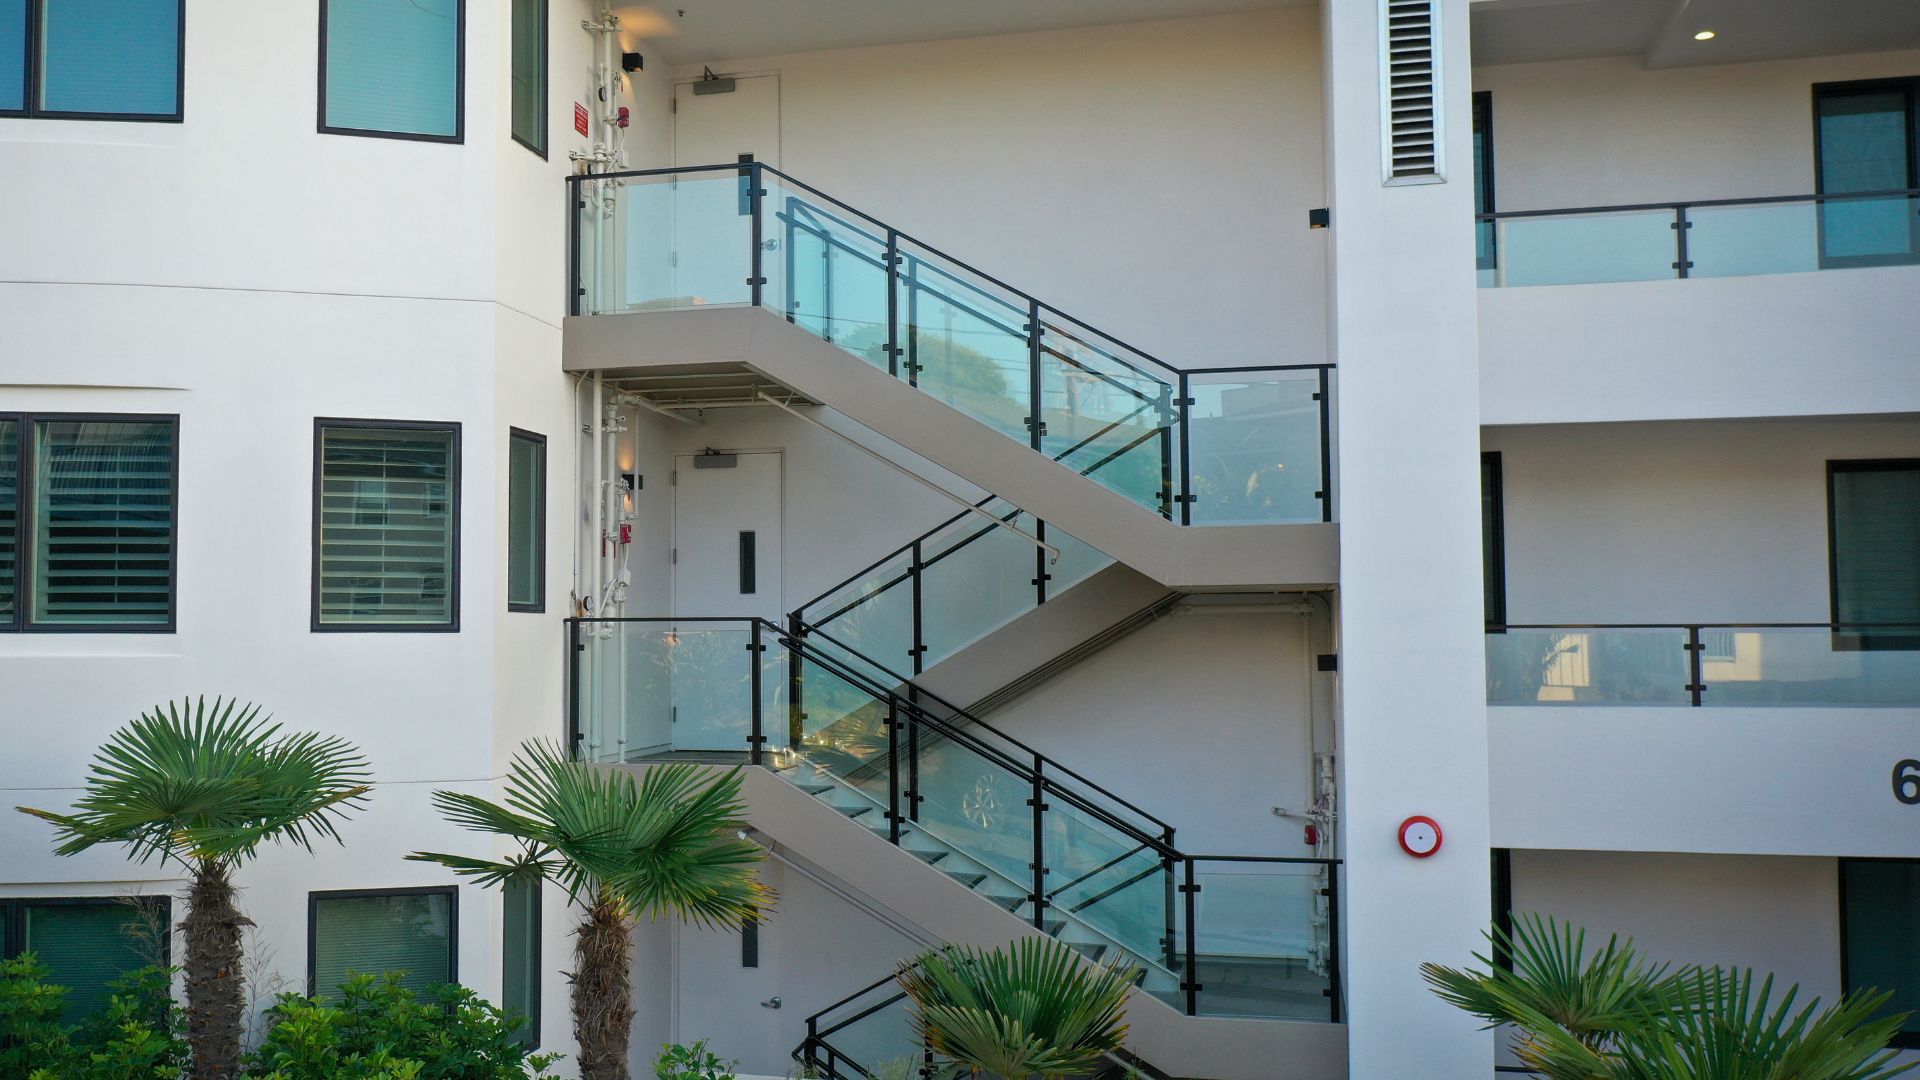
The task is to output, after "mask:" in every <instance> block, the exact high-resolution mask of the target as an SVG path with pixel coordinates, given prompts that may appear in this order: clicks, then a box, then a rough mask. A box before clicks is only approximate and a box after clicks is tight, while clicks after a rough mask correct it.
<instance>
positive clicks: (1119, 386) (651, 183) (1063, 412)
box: [569, 164, 1552, 525]
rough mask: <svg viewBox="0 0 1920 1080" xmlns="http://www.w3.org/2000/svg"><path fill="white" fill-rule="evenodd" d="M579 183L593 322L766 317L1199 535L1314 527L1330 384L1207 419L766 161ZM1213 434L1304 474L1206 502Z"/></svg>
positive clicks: (1247, 395)
mask: <svg viewBox="0 0 1920 1080" xmlns="http://www.w3.org/2000/svg"><path fill="white" fill-rule="evenodd" d="M569 182H570V183H572V184H573V185H574V192H575V196H576V200H575V201H576V204H577V207H578V216H577V220H576V222H575V236H574V237H573V250H574V269H573V272H574V282H573V284H574V288H575V292H576V301H575V306H574V313H575V314H596V315H597V314H609V313H621V312H636V311H671V310H679V309H686V308H697V307H706V306H714V305H737V304H757V305H759V306H762V307H765V308H768V309H770V310H773V311H777V312H779V313H781V314H782V315H783V316H785V317H786V319H787V320H788V321H789V322H791V323H793V325H795V326H797V327H799V328H801V329H803V330H805V331H806V332H808V333H810V334H813V335H814V336H816V337H819V338H821V339H822V340H825V341H829V342H832V343H833V344H835V345H838V346H839V347H841V348H842V349H845V350H846V351H847V352H850V353H852V354H853V355H855V356H858V357H859V358H861V359H862V360H864V361H866V362H867V363H869V364H872V365H873V366H874V367H876V368H879V369H881V370H884V371H886V372H887V373H888V374H889V375H891V376H893V377H895V378H899V379H903V380H905V381H906V382H908V383H909V384H910V385H912V386H914V387H915V388H917V389H919V390H921V391H922V392H924V393H926V394H928V395H930V396H931V397H933V398H935V399H936V400H938V401H940V402H942V403H944V404H946V405H948V406H951V407H952V408H954V409H956V410H958V411H959V412H961V413H964V414H965V415H967V416H969V417H971V418H973V419H974V420H976V421H978V422H980V423H981V424H984V425H986V426H987V427H989V428H991V429H993V430H994V431H997V432H999V433H1000V434H1002V435H1004V436H1006V437H1007V438H1010V439H1015V440H1017V441H1019V442H1021V443H1023V444H1026V445H1028V446H1031V447H1032V448H1034V449H1035V450H1038V451H1041V452H1043V453H1045V454H1047V455H1048V456H1049V457H1051V458H1053V459H1054V460H1056V461H1058V462H1060V463H1061V464H1062V465H1065V466H1067V467H1068V468H1071V469H1074V470H1075V471H1077V472H1079V473H1081V474H1082V475H1085V476H1087V477H1089V478H1091V479H1092V480H1094V481H1095V482H1097V483H1099V484H1101V485H1103V486H1105V487H1107V488H1109V489H1110V490H1112V491H1114V492H1116V493H1118V494H1120V495H1122V496H1124V497H1125V498H1127V499H1128V500H1130V501H1132V502H1134V503H1136V504H1138V505H1139V506H1141V507H1143V508H1145V509H1147V510H1150V511H1152V512H1153V513H1157V514H1159V515H1161V516H1162V517H1165V518H1168V519H1170V520H1175V521H1178V522H1179V523H1180V524H1183V525H1188V524H1212V523H1228V522H1234V523H1241V524H1246V523H1263V522H1272V521H1292V520H1297V521H1311V520H1315V519H1314V518H1313V517H1312V515H1311V513H1310V512H1309V511H1311V510H1313V509H1316V507H1305V508H1302V507H1299V506H1295V505H1293V503H1294V502H1295V501H1296V500H1299V499H1302V498H1305V497H1306V496H1305V495H1303V494H1301V492H1305V493H1308V494H1310V493H1312V492H1315V491H1324V490H1326V488H1327V487H1328V484H1329V479H1330V478H1329V476H1328V470H1327V468H1326V466H1325V464H1324V463H1322V464H1321V466H1320V469H1319V472H1320V479H1319V480H1317V481H1312V482H1311V483H1310V484H1309V482H1308V481H1300V482H1299V484H1298V485H1296V484H1295V482H1294V477H1295V476H1298V475H1299V474H1300V471H1302V470H1304V471H1306V472H1311V471H1312V470H1311V469H1306V468H1305V466H1306V464H1307V457H1308V454H1307V451H1308V450H1313V451H1314V453H1316V454H1317V453H1318V452H1319V451H1318V450H1317V448H1319V447H1322V446H1324V445H1325V444H1326V438H1325V431H1326V428H1327V424H1328V422H1329V415H1330V410H1329V407H1328V402H1327V397H1328V395H1327V393H1326V388H1325V383H1324V380H1322V382H1321V385H1320V386H1319V389H1318V392H1319V393H1320V395H1321V396H1320V399H1319V402H1318V407H1317V408H1301V407H1297V406H1298V404H1299V401H1298V400H1296V399H1298V397H1299V394H1298V393H1297V392H1298V391H1300V390H1301V388H1302V387H1304V386H1305V385H1306V384H1307V383H1308V382H1311V381H1312V378H1310V377H1308V376H1302V375H1294V374H1288V369H1285V368H1266V369H1253V368H1249V369H1247V374H1244V375H1242V376H1241V377H1240V378H1239V379H1238V380H1237V381H1236V380H1218V379H1206V380H1202V387H1203V389H1205V393H1204V401H1199V400H1196V401H1195V402H1194V404H1193V405H1191V406H1190V405H1188V404H1185V402H1186V399H1185V398H1182V397H1181V396H1180V393H1179V387H1180V384H1181V382H1182V372H1181V371H1180V370H1179V369H1177V368H1174V367H1171V366H1169V365H1167V364H1166V363H1164V362H1162V361H1159V360H1157V359H1155V358H1153V357H1151V356H1149V355H1147V354H1145V353H1143V352H1140V351H1139V350H1137V349H1134V348H1132V347H1131V346H1128V345H1126V344H1124V343H1122V342H1120V341H1118V340H1115V339H1114V338H1112V337H1110V336H1108V335H1106V334H1103V333H1101V332H1100V331H1098V330H1095V329H1093V328H1092V327H1089V326H1086V325H1085V324H1083V323H1081V322H1079V321H1078V320H1075V319H1073V318H1070V317H1068V316H1066V315H1064V314H1062V313H1061V312H1058V311H1056V310H1054V309H1053V308H1050V307H1048V306H1047V305H1045V304H1042V303H1040V302H1039V301H1038V300H1036V299H1034V298H1033V297H1032V296H1031V295H1029V294H1027V293H1025V292H1021V291H1020V290H1017V289H1014V288H1012V287H1010V286H1008V285H1006V284H1004V283H1002V282H1000V281H998V280H996V279H994V278H993V277H991V276H990V275H987V274H985V273H982V272H980V271H978V270H975V269H973V268H972V267H970V266H967V265H966V264H965V263H963V262H961V261H959V260H957V259H954V258H952V257H951V256H948V255H946V254H944V253H942V252H940V251H938V250H936V249H934V248H932V247H929V246H928V245H926V244H924V243H921V242H920V241H918V240H915V239H914V238H912V237H910V236H907V235H906V234H904V233H902V232H900V231H898V230H897V229H894V228H891V227H889V226H887V225H885V224H883V223H881V222H879V221H876V220H874V219H873V218H871V217H869V216H867V215H865V214H863V213H861V212H860V211H858V210H855V209H853V208H852V207H849V206H847V205H846V204H845V203H842V202H840V201H838V200H836V199H833V198H832V197H830V196H827V195H824V194H822V193H821V192H819V191H816V190H815V189H813V188H811V187H808V186H807V185H805V184H802V183H800V182H799V181H796V180H794V179H792V178H791V177H788V176H786V175H784V174H782V173H779V172H777V171H775V170H773V169H771V168H768V167H766V166H764V165H759V164H749V165H747V166H745V167H741V166H732V165H727V166H715V167H710V168H691V169H678V170H650V171H645V172H637V173H617V174H611V175H605V176H579V177H572V178H570V181H569ZM1527 228H1529V227H1522V229H1521V231H1522V232H1523V233H1524V232H1526V231H1527ZM1542 228H1546V229H1547V230H1548V231H1551V227H1550V226H1543V227H1542ZM1523 239H1524V237H1523ZM1551 246H1552V245H1551V244H1549V247H1551ZM1516 257H1518V258H1521V259H1522V261H1524V260H1525V258H1526V257H1527V252H1526V250H1525V246H1524V244H1523V245H1522V248H1521V250H1520V251H1519V252H1518V253H1517V255H1516ZM1515 283H1516V284H1517V283H1520V282H1518V281H1516V282H1515ZM1208 370H1209V371H1210V370H1211V369H1208ZM1317 370H1326V368H1325V366H1322V367H1321V368H1319V369H1317ZM1200 373H1201V372H1196V373H1195V374H1200ZM1315 377H1317V376H1315ZM1296 380H1300V381H1299V384H1298V385H1295V383H1296ZM1216 383H1217V384H1219V385H1217V386H1215V384H1216ZM1305 392H1306V393H1308V394H1309V395H1310V394H1311V393H1313V392H1315V391H1313V390H1307V391H1305ZM1306 400H1312V399H1311V398H1310V397H1309V398H1307V399H1306ZM1196 409H1197V410H1198V411H1194V410H1196ZM1190 413H1191V416H1190ZM1195 424H1203V425H1204V426H1206V427H1207V428H1208V429H1209V432H1208V433H1207V434H1206V435H1204V436H1202V444H1203V445H1201V446H1200V447H1199V451H1200V457H1199V459H1198V460H1199V461H1201V462H1203V463H1204V464H1206V465H1209V466H1212V467H1214V468H1215V469H1218V468H1221V467H1226V468H1228V469H1235V468H1239V467H1240V466H1241V465H1242V464H1244V463H1242V462H1238V461H1231V460H1229V461H1225V462H1223V461H1222V460H1221V458H1222V457H1223V455H1224V456H1226V457H1231V456H1232V453H1233V452H1232V450H1231V447H1230V446H1229V445H1228V443H1227V442H1226V440H1228V439H1231V438H1240V439H1241V440H1242V444H1243V445H1244V446H1245V447H1246V448H1247V449H1248V450H1257V451H1258V452H1259V453H1260V454H1262V455H1264V456H1272V454H1273V453H1275V452H1279V451H1282V450H1284V452H1285V455H1286V464H1287V465H1288V466H1289V467H1292V468H1294V469H1295V470H1296V472H1295V473H1293V474H1289V475H1287V476H1286V477H1285V480H1286V483H1285V484H1284V485H1282V487H1281V488H1278V489H1276V488H1274V487H1272V486H1271V485H1268V484H1264V483H1263V484H1256V485H1255V486H1254V488H1252V489H1250V490H1251V494H1246V493H1243V494H1241V495H1239V496H1237V497H1235V498H1234V499H1231V500H1227V501H1226V503H1225V504H1223V503H1222V500H1223V499H1225V496H1224V495H1223V494H1222V492H1223V491H1224V490H1225V489H1224V488H1222V487H1221V486H1220V485H1221V484H1222V483H1224V482H1225V481H1224V480H1223V479H1222V478H1221V477H1220V476H1218V475H1212V474H1209V475H1208V476H1207V477H1206V478H1205V482H1206V483H1208V484H1211V485H1212V489H1211V491H1210V492H1200V491H1198V490H1197V487H1198V486H1199V484H1200V483H1201V480H1200V478H1197V477H1192V476H1189V475H1188V474H1187V473H1186V472H1185V471H1184V469H1183V463H1185V462H1187V461H1188V460H1189V459H1190V458H1192V454H1191V453H1190V451H1191V450H1192V449H1193V447H1190V446H1189V445H1188V443H1189V440H1190V439H1191V437H1192V436H1191V432H1190V431H1189V428H1190V427H1191V426H1193V425H1195ZM1280 428H1284V429H1285V430H1278V429H1280ZM1270 429H1271V430H1270ZM1258 467H1264V466H1256V468H1258ZM1250 476H1251V474H1250ZM1239 479H1240V480H1241V481H1242V483H1243V485H1244V482H1245V481H1246V480H1247V479H1249V477H1240V478H1239ZM1296 486H1298V487H1299V491H1295V490H1294V488H1295V487H1296ZM1196 497H1203V498H1206V499H1209V500H1211V503H1210V505H1209V506H1207V507H1205V508H1204V512H1202V513H1199V514H1197V515H1196V514H1193V513H1190V512H1189V511H1188V509H1187V507H1186V506H1185V505H1184V504H1186V503H1189V502H1191V501H1192V500H1193V499H1194V498H1196ZM1329 501H1330V500H1326V499H1322V500H1319V502H1320V503H1321V504H1322V507H1320V508H1321V509H1322V513H1323V517H1322V518H1320V520H1331V519H1330V518H1327V517H1325V516H1324V509H1323V507H1324V504H1326V503H1328V502H1329ZM1216 511H1217V512H1216Z"/></svg>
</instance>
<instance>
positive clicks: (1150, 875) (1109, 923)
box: [1046, 798, 1177, 982]
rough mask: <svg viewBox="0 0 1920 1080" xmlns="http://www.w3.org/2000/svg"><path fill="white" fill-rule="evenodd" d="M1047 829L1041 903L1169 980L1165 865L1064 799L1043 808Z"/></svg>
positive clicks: (1170, 875) (1150, 850)
mask: <svg viewBox="0 0 1920 1080" xmlns="http://www.w3.org/2000/svg"><path fill="white" fill-rule="evenodd" d="M1046 829H1047V837H1046V840H1047V853H1048V854H1047V889H1048V893H1047V899H1048V901H1049V902H1050V903H1051V904H1052V906H1053V908H1054V910H1055V911H1057V912H1060V913H1061V914H1063V915H1066V916H1070V917H1072V918H1074V919H1077V920H1078V921H1080V922H1081V923H1084V924H1085V925H1087V926H1088V927H1090V928H1091V929H1093V930H1095V931H1097V932H1098V933H1100V934H1101V935H1103V936H1105V937H1107V938H1109V939H1111V940H1112V941H1113V942H1114V943H1115V944H1118V945H1120V946H1121V947H1122V948H1125V949H1126V950H1128V951H1129V952H1131V953H1132V954H1133V955H1134V956H1135V957H1137V958H1138V959H1137V960H1136V961H1135V962H1136V963H1140V964H1141V965H1142V966H1151V967H1154V968H1156V969H1157V972H1156V973H1158V972H1166V973H1168V974H1171V973H1172V972H1173V971H1174V969H1175V966H1176V964H1177V961H1176V959H1175V956H1174V953H1173V951H1172V948H1173V939H1172V935H1173V906H1172V905H1173V902H1174V896H1175V892H1174V889H1175V886H1176V882H1175V875H1174V869H1173V862H1172V860H1171V859H1170V858H1169V857H1168V856H1167V855H1166V854H1165V853H1164V852H1163V851H1162V850H1160V849H1159V848H1158V847H1156V846H1155V845H1153V844H1151V843H1148V842H1145V841H1143V840H1140V839H1138V838H1136V837H1134V836H1132V835H1131V834H1129V833H1127V832H1123V831H1121V830H1120V829H1118V828H1115V827H1114V826H1113V825H1112V824H1110V823H1109V822H1107V821H1105V820H1103V819H1102V818H1101V817H1100V816H1099V815H1097V814H1095V813H1094V812H1092V811H1091V810H1090V809H1088V808H1086V807H1081V806H1077V805H1075V804H1074V803H1073V802H1072V801H1070V800H1067V799H1064V798H1061V799H1058V800H1057V801H1056V802H1053V803H1050V804H1049V807H1048V813H1047V815H1046ZM1154 981H1155V982H1162V981H1168V982H1170V981H1172V980H1154Z"/></svg>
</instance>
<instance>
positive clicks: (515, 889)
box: [500, 881, 540, 1047]
mask: <svg viewBox="0 0 1920 1080" xmlns="http://www.w3.org/2000/svg"><path fill="white" fill-rule="evenodd" d="M500 900H501V907H502V912H501V924H500V925H501V942H500V1006H501V1008H504V1009H505V1010H507V1012H509V1013H516V1014H518V1015H520V1016H521V1017H523V1018H524V1020H523V1022H522V1023H521V1025H520V1027H519V1029H518V1030H517V1031H516V1034H517V1035H518V1036H519V1039H520V1044H521V1045H522V1046H526V1047H538V1046H539V1045H540V882H538V881H510V882H508V883H507V884H506V885H505V886H504V887H503V888H501V890H500Z"/></svg>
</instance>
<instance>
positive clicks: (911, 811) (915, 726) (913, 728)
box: [906, 685, 921, 821]
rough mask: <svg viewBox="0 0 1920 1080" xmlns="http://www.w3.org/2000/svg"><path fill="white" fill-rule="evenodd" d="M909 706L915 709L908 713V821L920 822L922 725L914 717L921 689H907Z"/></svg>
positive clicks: (912, 687) (910, 686)
mask: <svg viewBox="0 0 1920 1080" xmlns="http://www.w3.org/2000/svg"><path fill="white" fill-rule="evenodd" d="M907 704H908V705H911V706H913V707H914V709H913V710H909V711H908V712H907V790H906V800H907V820H908V821H919V820H920V798H921V796H920V724H919V722H918V721H917V720H916V719H915V717H914V710H917V709H918V708H919V705H920V688H919V687H916V686H912V685H909V686H908V687H907Z"/></svg>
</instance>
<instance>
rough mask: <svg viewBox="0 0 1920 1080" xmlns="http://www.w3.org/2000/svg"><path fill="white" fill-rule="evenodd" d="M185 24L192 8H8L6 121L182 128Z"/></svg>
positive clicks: (176, 0)
mask: <svg viewBox="0 0 1920 1080" xmlns="http://www.w3.org/2000/svg"><path fill="white" fill-rule="evenodd" d="M185 17H186V4H185V3H184V0H0V115H11V116H44V117H50V118H56V119H67V120H160V121H177V120H179V119H180V118H181V105H180V94H181V88H182V86H183V80H182V78H181V70H182V69H181V62H180V55H181V46H182V43H183V41H184V39H185V36H184V34H183V33H182V28H183V27H184V25H185ZM103 71H106V72H111V75H103V74H102V72H103Z"/></svg>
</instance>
